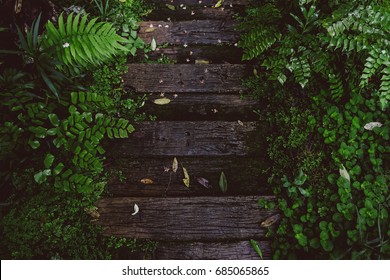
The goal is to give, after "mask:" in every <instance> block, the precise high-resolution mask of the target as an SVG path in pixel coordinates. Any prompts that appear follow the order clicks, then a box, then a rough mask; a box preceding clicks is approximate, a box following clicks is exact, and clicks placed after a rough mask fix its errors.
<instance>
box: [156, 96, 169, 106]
mask: <svg viewBox="0 0 390 280" xmlns="http://www.w3.org/2000/svg"><path fill="white" fill-rule="evenodd" d="M169 102H171V100H170V99H169V98H166V97H164V98H158V99H156V100H154V101H153V103H154V104H157V105H166V104H168V103H169Z"/></svg>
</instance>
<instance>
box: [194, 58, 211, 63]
mask: <svg viewBox="0 0 390 280" xmlns="http://www.w3.org/2000/svg"><path fill="white" fill-rule="evenodd" d="M195 64H210V61H208V60H205V59H195Z"/></svg>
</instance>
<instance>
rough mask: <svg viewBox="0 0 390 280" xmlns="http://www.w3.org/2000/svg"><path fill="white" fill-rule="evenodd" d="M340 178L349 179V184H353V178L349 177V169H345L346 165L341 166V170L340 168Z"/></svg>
mask: <svg viewBox="0 0 390 280" xmlns="http://www.w3.org/2000/svg"><path fill="white" fill-rule="evenodd" d="M339 171H340V176H341V177H343V178H345V179H347V180H348V182H351V177H350V176H349V173H348V171H347V169H345V167H344V165H341V168H340V170H339Z"/></svg>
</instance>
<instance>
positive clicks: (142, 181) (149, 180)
mask: <svg viewBox="0 0 390 280" xmlns="http://www.w3.org/2000/svg"><path fill="white" fill-rule="evenodd" d="M140 182H141V183H142V184H144V185H151V184H153V180H152V179H148V178H144V179H141V181H140Z"/></svg>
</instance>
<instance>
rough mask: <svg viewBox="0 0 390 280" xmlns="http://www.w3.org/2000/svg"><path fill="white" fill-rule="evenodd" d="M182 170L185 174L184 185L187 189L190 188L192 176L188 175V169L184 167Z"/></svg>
mask: <svg viewBox="0 0 390 280" xmlns="http://www.w3.org/2000/svg"><path fill="white" fill-rule="evenodd" d="M182 168H183V173H184V179H183V183H184V185H185V186H186V187H187V188H189V187H190V176H189V175H188V171H187V169H185V168H184V167H183V166H182Z"/></svg>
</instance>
